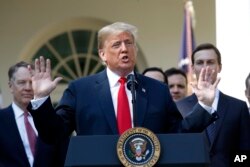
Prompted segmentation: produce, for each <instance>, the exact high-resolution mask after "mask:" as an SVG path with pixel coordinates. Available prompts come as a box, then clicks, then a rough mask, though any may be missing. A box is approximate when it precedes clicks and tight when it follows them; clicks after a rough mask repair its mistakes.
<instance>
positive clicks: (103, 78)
mask: <svg viewBox="0 0 250 167" xmlns="http://www.w3.org/2000/svg"><path fill="white" fill-rule="evenodd" d="M96 92H100V93H98V95H99V102H100V104H101V108H102V110H103V113H104V115H105V117H106V119H107V122H108V124H109V126H110V128H111V129H112V132H113V134H117V133H118V129H117V123H116V117H115V109H114V106H113V102H112V97H111V93H110V86H109V82H108V78H107V74H106V70H104V71H103V72H101V73H100V75H99V76H98V77H97V80H96Z"/></svg>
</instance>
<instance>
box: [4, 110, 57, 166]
mask: <svg viewBox="0 0 250 167" xmlns="http://www.w3.org/2000/svg"><path fill="white" fill-rule="evenodd" d="M55 151H56V150H55V147H54V146H51V145H47V144H45V143H44V142H42V141H41V139H40V138H39V137H38V139H37V144H36V155H35V157H34V167H55V166H58V165H56V164H55V161H56V159H55ZM0 166H1V167H2V166H3V167H29V166H30V164H29V161H28V158H27V156H26V152H25V149H24V146H23V143H22V139H21V137H20V134H19V131H18V128H17V124H16V121H15V116H14V111H13V109H12V107H11V106H9V107H7V108H5V109H2V110H0Z"/></svg>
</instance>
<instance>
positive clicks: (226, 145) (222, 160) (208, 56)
mask: <svg viewBox="0 0 250 167" xmlns="http://www.w3.org/2000/svg"><path fill="white" fill-rule="evenodd" d="M191 59H192V69H193V71H194V73H195V74H196V77H199V74H200V72H201V69H202V68H203V67H206V66H209V68H211V69H212V70H214V71H215V72H214V73H213V74H212V76H211V79H212V82H214V81H215V80H216V78H217V74H218V73H220V71H221V68H222V64H221V54H220V52H219V50H218V49H217V48H216V47H215V46H214V45H212V44H209V43H205V44H201V45H199V46H198V47H197V48H196V49H195V50H194V51H193V53H192V57H191ZM197 101H198V99H197V97H196V96H195V94H192V95H191V96H188V97H186V98H184V99H182V100H180V101H178V102H177V107H178V109H179V111H180V112H181V114H182V115H183V117H184V118H185V117H187V116H188V115H189V114H190V109H191V108H192V107H193V106H194V105H195V104H196V103H197ZM212 108H213V110H214V111H216V113H217V114H218V119H217V120H216V121H215V122H214V123H213V124H211V126H209V128H208V129H207V130H205V131H204V134H205V135H206V136H207V137H208V140H209V141H210V158H211V166H212V167H228V166H230V163H232V162H233V160H234V159H233V158H234V157H233V155H234V154H235V153H237V152H238V153H240V152H241V151H250V119H249V114H248V109H247V105H246V103H245V102H244V101H242V100H239V99H236V98H234V97H231V96H228V95H225V94H224V93H222V92H221V91H219V90H216V95H215V99H214V102H213V104H212ZM211 127H213V128H214V132H213V134H212V135H211V132H210V131H211V130H210V129H211ZM242 165H244V164H242Z"/></svg>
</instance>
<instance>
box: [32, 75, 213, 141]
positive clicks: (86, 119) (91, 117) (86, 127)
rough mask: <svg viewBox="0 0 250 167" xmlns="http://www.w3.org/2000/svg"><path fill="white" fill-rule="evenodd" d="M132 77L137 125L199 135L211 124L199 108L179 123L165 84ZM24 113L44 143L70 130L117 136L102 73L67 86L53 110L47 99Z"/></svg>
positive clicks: (106, 83) (108, 94)
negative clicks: (135, 86)
mask: <svg viewBox="0 0 250 167" xmlns="http://www.w3.org/2000/svg"><path fill="white" fill-rule="evenodd" d="M136 78H137V82H138V89H137V91H136V115H137V116H136V118H137V120H136V123H137V125H138V126H140V127H145V128H148V129H150V130H151V131H153V132H154V133H175V132H187V131H188V130H189V131H190V132H201V131H202V130H203V129H204V128H206V126H208V125H209V124H210V123H211V122H212V121H213V119H214V117H213V116H211V115H210V114H209V113H208V112H207V111H206V110H204V109H203V108H202V107H201V106H200V105H196V106H195V109H194V112H193V114H192V115H190V116H189V117H187V118H186V120H182V117H181V115H180V113H179V111H178V110H177V107H176V105H175V103H174V102H173V100H172V98H171V95H170V93H169V90H168V88H167V85H165V84H163V83H161V82H159V81H157V80H154V79H151V78H148V77H145V76H143V75H140V74H138V75H137V76H136ZM28 110H29V111H30V112H31V114H32V116H33V119H34V122H35V125H36V128H37V129H38V131H39V134H40V136H41V137H42V138H43V139H44V140H45V141H46V142H52V143H53V142H57V141H58V140H60V139H61V138H62V137H66V136H68V135H70V134H71V132H72V130H76V133H77V135H112V134H118V129H117V123H116V116H115V111H114V106H113V102H112V97H111V92H110V86H109V81H108V78H107V74H106V70H104V71H102V72H100V73H98V74H95V75H92V76H88V77H84V78H80V79H78V80H75V81H73V82H72V83H70V84H69V86H68V88H67V89H66V90H65V91H64V93H63V97H62V99H61V101H60V103H59V106H58V107H57V108H56V110H54V109H53V106H52V105H51V101H50V99H47V100H46V101H45V102H44V103H43V104H42V106H40V107H39V108H38V109H36V110H32V107H31V104H30V105H29V106H28ZM201 117H202V118H203V119H201Z"/></svg>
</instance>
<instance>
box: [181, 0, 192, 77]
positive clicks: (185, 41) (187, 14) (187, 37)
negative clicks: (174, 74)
mask: <svg viewBox="0 0 250 167" xmlns="http://www.w3.org/2000/svg"><path fill="white" fill-rule="evenodd" d="M194 16H195V13H194V8H193V2H192V1H191V0H187V1H185V6H184V23H183V32H182V43H181V52H180V59H179V64H178V66H179V68H180V69H182V70H183V71H184V72H186V74H187V75H191V55H192V51H193V50H194V48H195V39H194V33H193V29H194V26H195V17H194Z"/></svg>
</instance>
